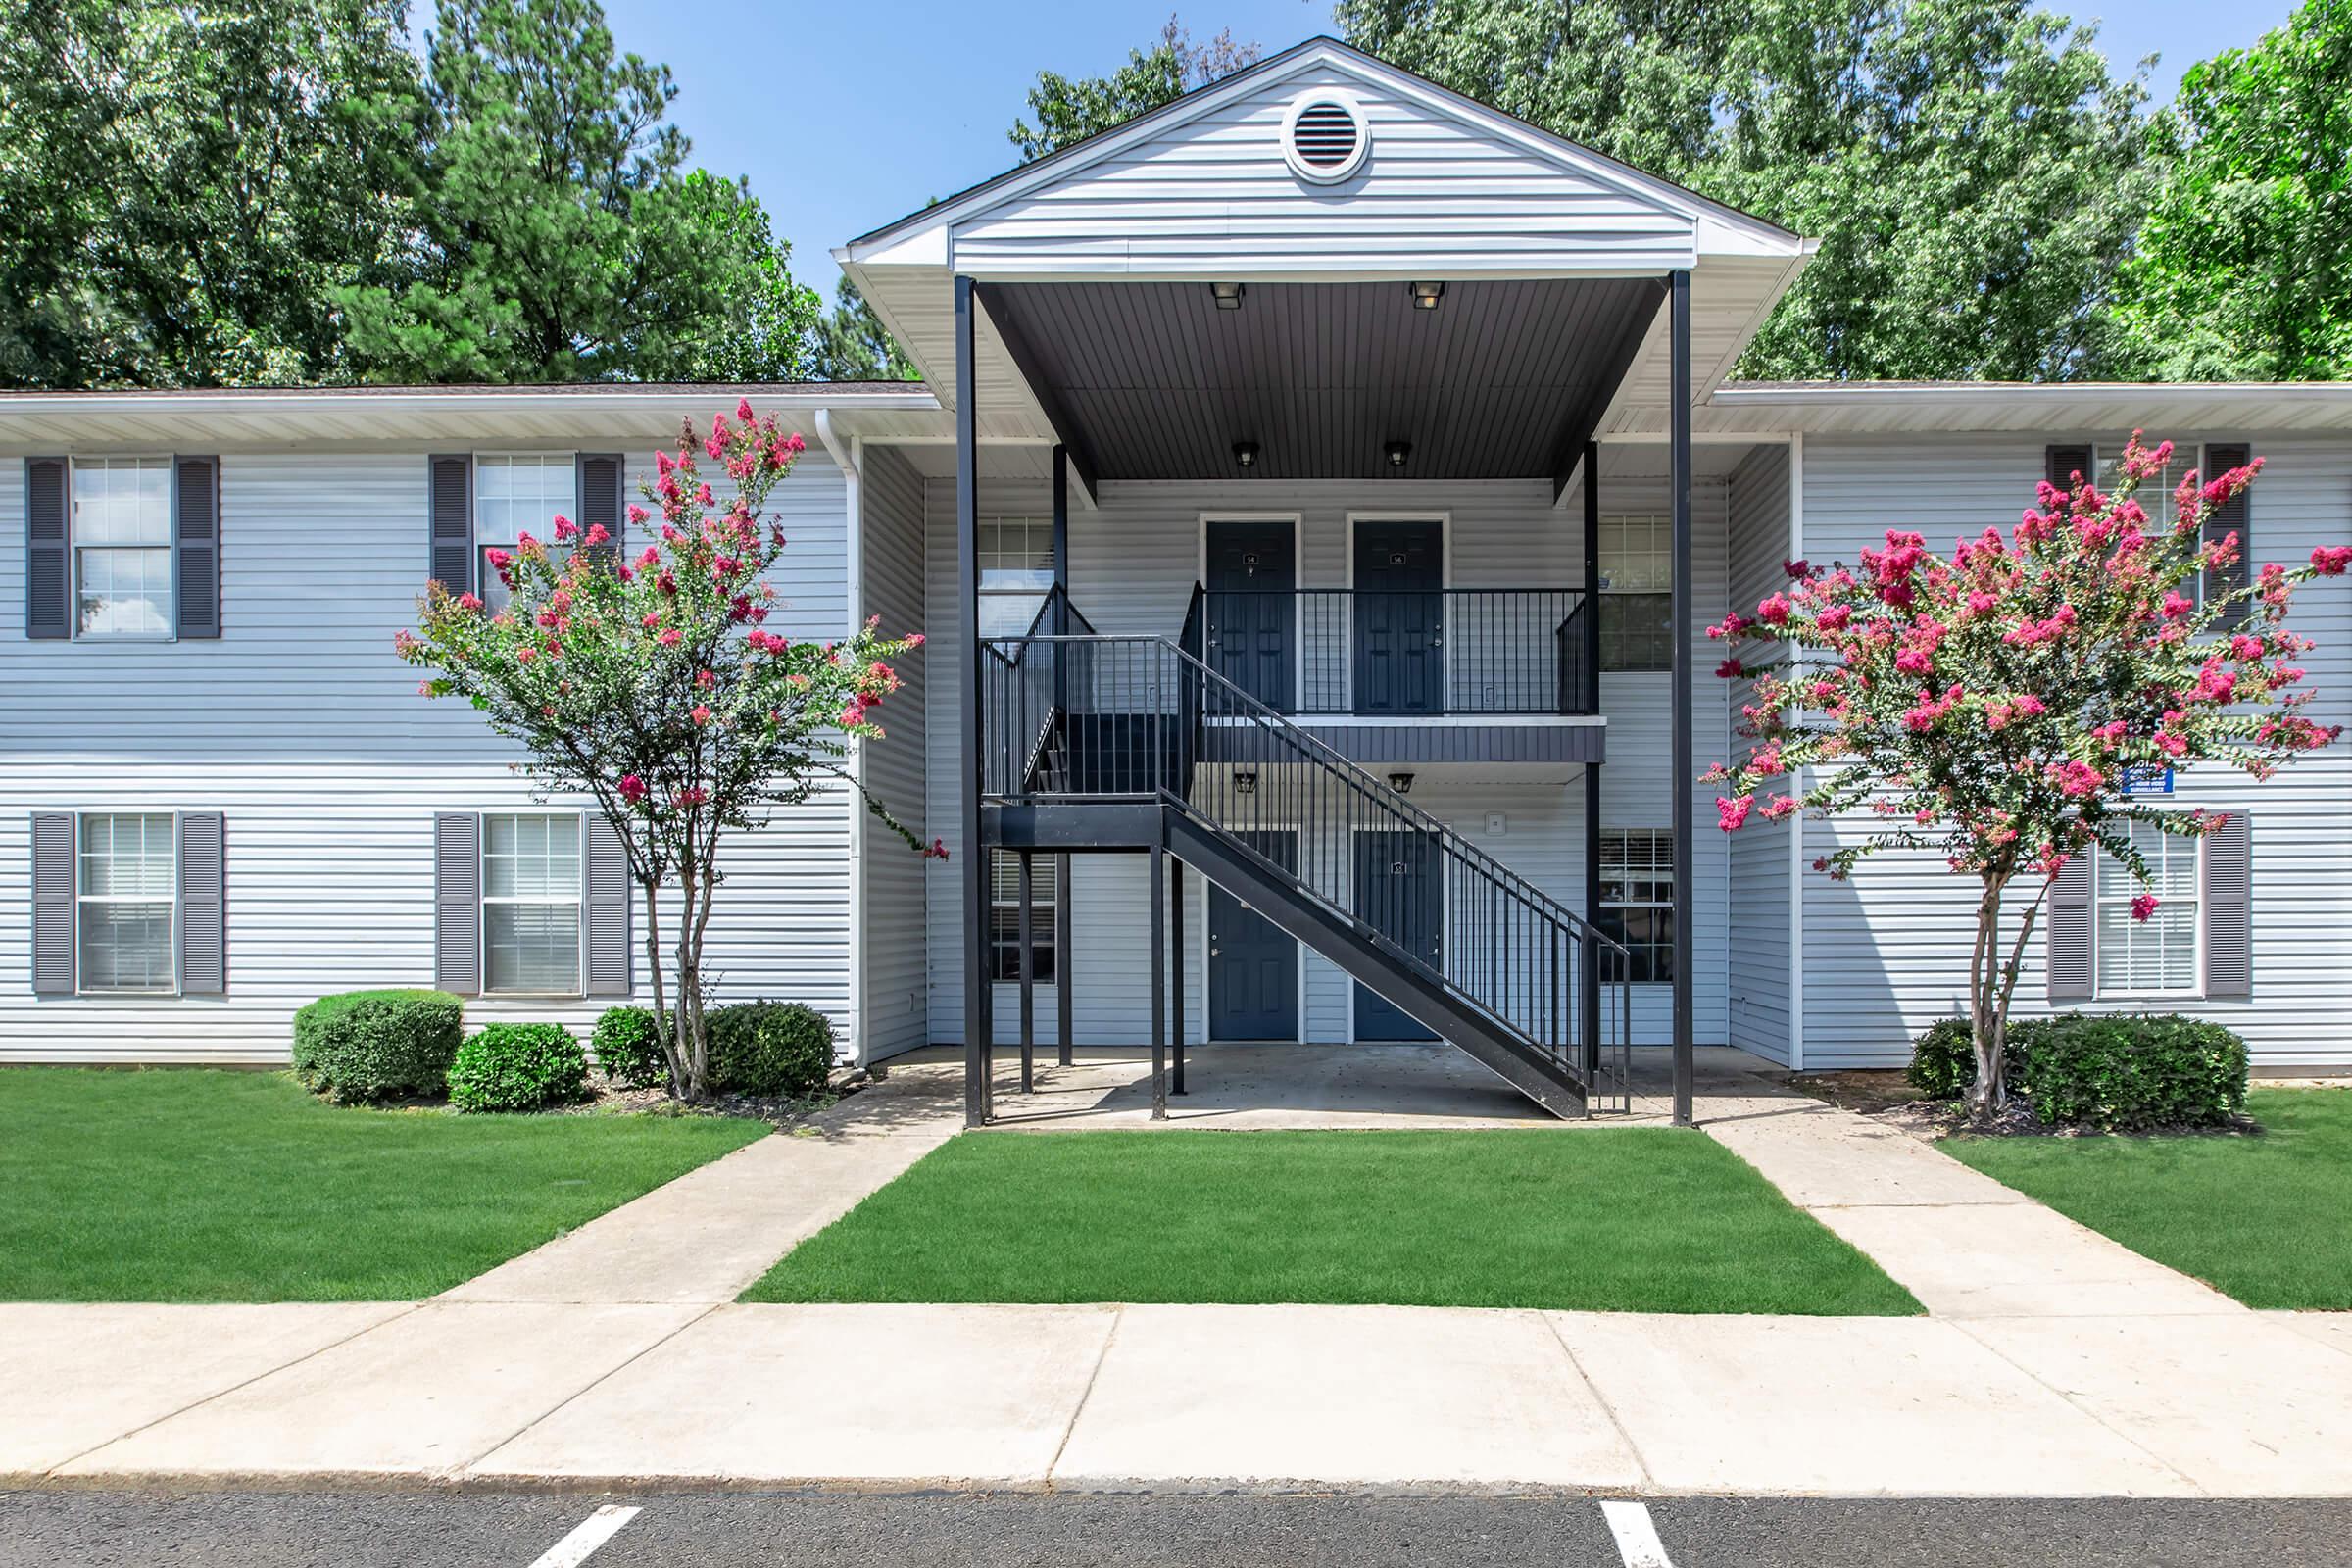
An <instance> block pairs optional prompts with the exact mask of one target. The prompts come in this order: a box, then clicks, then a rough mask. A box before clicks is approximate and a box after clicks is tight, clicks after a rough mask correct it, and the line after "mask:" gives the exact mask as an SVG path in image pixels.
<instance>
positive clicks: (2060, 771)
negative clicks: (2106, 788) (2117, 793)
mask: <svg viewBox="0 0 2352 1568" xmlns="http://www.w3.org/2000/svg"><path fill="white" fill-rule="evenodd" d="M2049 778H2050V781H2051V782H2052V783H2054V784H2056V785H2057V786H2058V790H2059V793H2060V794H2062V795H2066V796H2070V797H2072V798H2074V799H2078V800H2080V799H2081V798H2082V797H2083V796H2086V795H2096V794H2098V793H2099V789H2100V786H2102V785H2104V784H2105V783H2106V782H2107V775H2106V774H2104V773H2102V772H2100V771H2099V770H2098V769H2097V768H2096V767H2094V766H2092V765H2091V764H2090V763H2088V762H2085V761H2083V760H2082V759H2081V758H2074V759H2071V760H2067V761H2065V762H2061V763H2060V764H2058V765H2057V766H2056V767H2053V768H2051V769H2050V770H2049Z"/></svg>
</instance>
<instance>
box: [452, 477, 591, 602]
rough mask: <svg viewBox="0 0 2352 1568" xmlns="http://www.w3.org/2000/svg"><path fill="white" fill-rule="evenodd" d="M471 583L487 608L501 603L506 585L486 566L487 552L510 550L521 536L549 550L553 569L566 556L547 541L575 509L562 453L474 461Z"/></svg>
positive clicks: (572, 487) (573, 490) (575, 488)
mask: <svg viewBox="0 0 2352 1568" xmlns="http://www.w3.org/2000/svg"><path fill="white" fill-rule="evenodd" d="M473 484H474V489H473V548H474V552H475V562H474V572H473V579H474V581H475V582H477V583H479V584H481V595H482V600H483V602H484V603H485V604H487V605H489V607H490V608H491V609H492V610H497V609H499V608H501V607H502V606H504V605H505V604H506V602H507V587H506V584H504V583H502V582H500V581H499V580H498V573H497V572H495V571H493V570H492V569H491V568H490V562H489V559H488V557H489V553H490V552H491V551H492V550H513V549H514V548H515V544H516V543H517V542H519V541H520V540H521V538H522V536H523V535H524V534H525V533H528V534H529V535H530V536H531V537H532V538H534V539H536V540H538V541H539V542H540V543H542V544H545V545H547V546H548V548H549V559H550V560H552V561H554V562H556V563H557V564H559V565H560V564H562V563H563V560H564V557H565V556H566V555H569V554H570V551H569V549H568V547H558V546H556V545H555V544H554V543H553V542H552V541H553V539H554V536H555V531H556V517H557V515H559V514H561V515H564V516H569V515H571V514H572V513H573V512H574V511H576V510H577V509H578V486H577V485H576V483H575V482H574V480H573V476H572V456H571V454H570V453H568V452H523V453H513V454H509V455H506V456H503V457H483V458H477V459H475V460H474V481H473Z"/></svg>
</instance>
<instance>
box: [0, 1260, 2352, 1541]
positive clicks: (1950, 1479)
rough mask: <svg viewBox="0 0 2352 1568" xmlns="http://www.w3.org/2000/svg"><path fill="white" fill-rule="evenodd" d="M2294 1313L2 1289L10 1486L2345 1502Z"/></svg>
mask: <svg viewBox="0 0 2352 1568" xmlns="http://www.w3.org/2000/svg"><path fill="white" fill-rule="evenodd" d="M2314 1327H2315V1325H2310V1324H2307V1323H2306V1322H2305V1321H2304V1320H2303V1319H2302V1318H2300V1317H2282V1316H2278V1315H2274V1314H2265V1313H2253V1312H2238V1313H2234V1314H2229V1315H2224V1316H2214V1317H2180V1316H2164V1317H2122V1316H2109V1317H2103V1318H2081V1317H2069V1318H1977V1319H1970V1320H1966V1321H1954V1320H1949V1319H1941V1318H1927V1317H1919V1318H1761V1317H1673V1316H1653V1315H1646V1314H1636V1313H1624V1314H1591V1313H1573V1312H1532V1311H1473V1310H1460V1309H1448V1308H1428V1307H1320V1306H1126V1307H1120V1306H1084V1305H1078V1306H893V1305H872V1306H721V1307H702V1306H694V1305H592V1306H584V1305H560V1304H543V1303H520V1302H453V1301H441V1302H433V1303H428V1304H425V1305H421V1306H399V1305H392V1306H269V1307H243V1306H218V1307H216V1306H152V1307H74V1306H0V1387H4V1388H6V1389H7V1390H8V1391H9V1396H8V1397H7V1398H6V1399H5V1400H4V1401H0V1483H6V1482H11V1481H15V1480H32V1479H41V1478H45V1479H47V1480H50V1481H52V1482H62V1481H69V1480H71V1481H82V1482H94V1481H103V1482H106V1483H109V1484H122V1483H133V1482H135V1483H137V1484H140V1485H150V1484H187V1483H196V1484H227V1483H241V1482H251V1481H265V1482H272V1483H285V1482H292V1481H296V1480H303V1481H321V1480H337V1481H353V1480H362V1481H374V1482H391V1481H401V1482H417V1481H426V1482H445V1483H482V1484H493V1483H495V1484H513V1483H516V1482H535V1483H552V1484H562V1485H575V1486H581V1487H590V1486H615V1485H634V1484H639V1483H647V1482H666V1483H677V1484H702V1485H741V1486H753V1485H757V1486H777V1485H795V1484H828V1483H830V1484H842V1485H851V1486H861V1487H878V1488H884V1489H894V1490H895V1489H906V1488H923V1487H934V1486H949V1487H1007V1488H1033V1489H1034V1488H1045V1487H1060V1488H1070V1489H1085V1488H1113V1487H1126V1486H1136V1485H1140V1486H1145V1487H1153V1488H1162V1489H1174V1490H1192V1489H1198V1488H1205V1487H1214V1486H1219V1485H1227V1484H1233V1485H1241V1486H1248V1487H1271V1486H1281V1485H1288V1484H1297V1485H1306V1486H1316V1487H1329V1488H1389V1487H1396V1488H1422V1489H1459V1488H1466V1489H1471V1490H1482V1491H1529V1490H1544V1489H1566V1490H1572V1491H1593V1492H1601V1493H1616V1494H1632V1493H1680V1492H1706V1493H1731V1494H1750V1495H1759V1494H1772V1495H1777V1494H1809V1493H1833V1494H1842V1495H1929V1496H1939V1495H2179V1496H2208V1495H2210V1496H2290V1495H2352V1351H2348V1350H2347V1349H2345V1348H2340V1347H2339V1346H2338V1345H2337V1344H2336V1343H2334V1342H2333V1341H2334V1336H2333V1335H2332V1333H2331V1326H2330V1325H2327V1324H2320V1325H2316V1327H2317V1328H2318V1329H2319V1330H2320V1331H2319V1332H2313V1331H2312V1330H2313V1328H2314Z"/></svg>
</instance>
